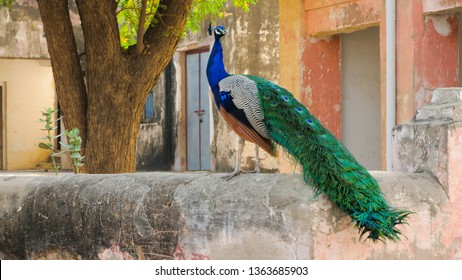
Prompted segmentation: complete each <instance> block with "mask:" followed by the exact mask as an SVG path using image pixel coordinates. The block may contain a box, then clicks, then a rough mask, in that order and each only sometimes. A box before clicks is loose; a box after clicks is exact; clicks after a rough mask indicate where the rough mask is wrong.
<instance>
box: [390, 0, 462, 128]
mask: <svg viewBox="0 0 462 280" xmlns="http://www.w3.org/2000/svg"><path fill="white" fill-rule="evenodd" d="M432 2H434V3H437V2H439V3H442V2H444V1H432ZM445 2H452V3H456V1H445ZM425 3H428V1H423V2H422V1H410V0H405V1H397V123H403V122H408V121H410V120H411V119H412V117H413V116H414V112H415V111H416V110H417V109H420V108H421V107H423V106H425V105H427V104H428V103H429V102H430V98H431V91H432V90H433V89H435V88H438V87H453V86H458V84H459V81H458V79H459V59H458V56H459V54H458V51H459V42H458V34H459V32H458V28H459V27H458V20H457V17H456V16H455V15H453V14H438V15H436V14H433V15H426V14H425V13H424V12H425V10H424V5H427V4H425ZM459 7H462V6H461V5H460V4H459ZM428 9H429V8H428V5H427V10H428Z"/></svg>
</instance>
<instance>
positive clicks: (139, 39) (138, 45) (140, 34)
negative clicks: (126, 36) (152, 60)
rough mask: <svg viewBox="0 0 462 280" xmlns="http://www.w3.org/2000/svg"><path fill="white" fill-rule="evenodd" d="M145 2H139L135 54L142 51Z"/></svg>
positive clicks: (144, 0)
mask: <svg viewBox="0 0 462 280" xmlns="http://www.w3.org/2000/svg"><path fill="white" fill-rule="evenodd" d="M147 2H148V0H142V1H141V11H140V19H139V22H138V30H137V31H136V48H135V53H136V54H141V53H142V52H143V51H144V24H145V22H146V6H147Z"/></svg>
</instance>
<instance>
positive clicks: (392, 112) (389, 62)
mask: <svg viewBox="0 0 462 280" xmlns="http://www.w3.org/2000/svg"><path fill="white" fill-rule="evenodd" d="M385 11H386V14H385V16H386V67H387V71H386V114H385V115H386V123H385V129H386V133H385V134H386V159H387V160H386V170H387V171H391V168H392V165H391V158H392V155H393V150H392V129H393V127H395V125H396V0H386V4H385Z"/></svg>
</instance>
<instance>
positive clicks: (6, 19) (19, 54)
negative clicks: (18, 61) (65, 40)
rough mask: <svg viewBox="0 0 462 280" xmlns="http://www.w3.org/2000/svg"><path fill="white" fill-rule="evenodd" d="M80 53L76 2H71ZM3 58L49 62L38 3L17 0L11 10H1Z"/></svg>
mask: <svg viewBox="0 0 462 280" xmlns="http://www.w3.org/2000/svg"><path fill="white" fill-rule="evenodd" d="M69 8H70V10H69V13H70V17H71V20H72V22H73V23H74V33H75V35H76V38H77V46H78V47H79V52H83V36H82V28H81V26H80V18H79V16H78V13H77V6H76V4H75V1H69ZM0 57H7V58H41V59H44V58H49V57H50V56H49V54H48V48H47V42H46V38H45V33H44V31H43V25H42V21H41V19H40V12H39V9H38V4H37V1H35V0H32V1H31V0H15V1H13V4H12V7H11V9H9V8H6V7H0Z"/></svg>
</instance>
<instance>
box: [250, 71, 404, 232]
mask: <svg viewBox="0 0 462 280" xmlns="http://www.w3.org/2000/svg"><path fill="white" fill-rule="evenodd" d="M247 77H248V78H250V79H252V80H254V81H255V82H256V84H257V85H258V87H259V92H260V102H261V107H262V110H263V114H264V116H265V125H266V127H267V128H268V133H269V135H270V137H271V139H272V140H274V141H276V142H277V143H278V144H279V145H281V146H282V147H283V148H284V149H286V150H287V151H288V152H289V153H290V154H291V155H292V156H293V157H294V158H295V159H296V160H297V161H298V162H299V163H300V164H301V166H302V167H303V175H304V180H305V181H306V182H307V183H311V184H312V185H313V186H314V188H315V191H316V193H318V194H319V193H324V194H326V195H327V196H328V197H329V198H330V199H331V200H332V201H333V202H334V203H335V204H337V205H338V206H339V207H340V208H341V209H342V210H343V211H345V212H346V213H347V214H348V215H349V216H350V217H351V218H352V219H353V221H354V222H355V223H356V226H357V227H358V228H359V231H360V238H361V237H362V236H364V235H365V234H367V236H366V237H367V238H370V239H372V240H374V241H377V240H381V241H385V239H386V238H388V239H390V240H399V238H400V235H401V231H400V230H399V229H397V228H396V225H399V224H405V223H406V221H405V219H406V217H407V216H408V215H409V214H411V213H412V212H410V211H407V210H397V209H395V208H393V207H391V206H390V205H388V203H387V201H386V200H385V198H384V197H383V196H382V193H381V191H380V188H379V185H378V183H377V181H376V180H375V179H374V178H373V177H372V176H371V175H370V174H369V173H368V171H367V170H366V169H365V168H364V167H363V166H361V165H360V164H359V163H358V162H357V161H356V160H355V158H354V157H353V156H352V155H351V153H350V152H349V151H348V150H347V149H346V148H345V147H344V146H343V144H342V143H341V142H340V141H338V140H337V138H335V136H333V135H332V134H331V133H330V132H329V131H328V130H327V129H326V128H324V127H323V126H322V125H321V124H320V123H319V121H318V120H317V119H316V118H315V117H314V116H313V115H312V114H311V113H310V112H309V111H308V110H307V109H306V108H305V107H304V106H303V105H302V104H301V103H300V102H298V101H297V100H296V99H295V98H294V97H293V95H292V94H291V93H290V92H288V91H287V90H285V89H284V88H281V87H279V86H277V85H276V84H273V83H269V82H268V81H266V80H264V79H262V78H260V77H256V76H247Z"/></svg>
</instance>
